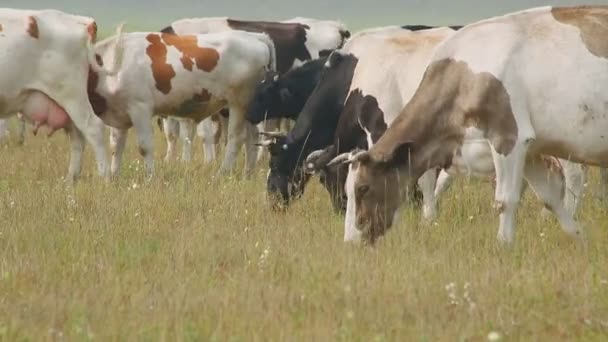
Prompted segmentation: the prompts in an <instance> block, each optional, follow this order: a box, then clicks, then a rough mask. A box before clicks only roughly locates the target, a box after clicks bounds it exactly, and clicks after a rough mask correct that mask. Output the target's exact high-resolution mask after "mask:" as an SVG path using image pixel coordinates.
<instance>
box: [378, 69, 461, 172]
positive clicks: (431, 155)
mask: <svg viewBox="0 0 608 342" xmlns="http://www.w3.org/2000/svg"><path fill="white" fill-rule="evenodd" d="M439 69H440V68H438V69H435V70H430V72H428V74H427V75H426V76H425V78H424V80H423V83H422V84H421V85H420V87H419V88H418V90H417V91H416V94H415V95H414V96H413V97H412V99H411V101H410V102H409V103H408V104H407V105H406V106H405V108H404V109H403V111H402V112H401V114H399V116H398V117H397V119H395V121H394V122H393V123H392V124H391V125H390V127H389V128H388V129H387V130H386V132H385V133H384V135H382V137H381V138H380V139H379V140H378V142H377V143H376V144H375V145H374V146H373V147H372V149H370V153H371V155H372V157H373V158H374V159H375V160H378V161H388V160H389V159H390V156H392V155H393V154H394V153H395V151H396V150H397V148H398V147H399V146H400V145H402V144H404V143H413V150H412V151H411V152H410V161H411V164H410V163H407V164H406V165H405V168H406V170H402V171H407V172H409V173H410V176H411V177H412V179H418V177H420V176H421V175H422V174H423V173H424V172H425V171H426V170H428V169H430V168H432V167H438V166H439V167H449V165H450V164H451V162H452V156H453V153H454V151H455V150H456V149H457V148H458V146H459V145H460V144H461V143H462V139H463V132H462V130H460V129H458V128H457V127H456V126H455V125H454V124H453V123H452V122H451V121H452V120H450V116H451V115H452V112H454V110H455V109H456V101H455V100H456V97H457V96H458V90H459V89H458V87H459V86H458V84H457V83H451V84H446V83H443V82H441V77H442V73H443V70H439ZM446 87H449V88H448V89H446ZM436 94H442V95H441V96H436Z"/></svg>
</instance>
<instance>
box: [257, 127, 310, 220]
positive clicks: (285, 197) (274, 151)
mask: <svg viewBox="0 0 608 342" xmlns="http://www.w3.org/2000/svg"><path fill="white" fill-rule="evenodd" d="M260 134H261V135H262V136H264V137H265V139H264V140H263V141H262V142H261V143H260V144H258V145H260V146H264V147H266V148H267V149H268V152H269V153H270V170H269V172H268V176H267V179H266V192H267V196H268V200H269V201H270V203H271V205H272V207H273V209H284V208H286V207H287V205H289V201H290V199H292V198H297V197H300V196H301V195H302V194H303V192H304V185H305V183H306V182H307V181H308V179H309V178H310V177H309V175H307V174H305V173H304V172H298V171H299V170H294V169H293V167H292V165H294V164H295V163H297V161H293V160H291V158H290V157H291V156H294V154H292V153H289V152H290V151H289V149H290V148H295V145H292V144H289V142H288V139H287V136H286V135H284V134H282V133H279V132H261V133H260Z"/></svg>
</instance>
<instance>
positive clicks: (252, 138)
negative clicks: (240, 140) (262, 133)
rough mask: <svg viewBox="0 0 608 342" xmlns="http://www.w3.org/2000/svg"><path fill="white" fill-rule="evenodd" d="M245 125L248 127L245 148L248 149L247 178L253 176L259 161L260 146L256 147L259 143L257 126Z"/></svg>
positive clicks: (247, 123)
mask: <svg viewBox="0 0 608 342" xmlns="http://www.w3.org/2000/svg"><path fill="white" fill-rule="evenodd" d="M245 125H246V126H247V141H246V142H245V144H246V145H245V146H246V148H247V151H246V153H247V157H246V158H247V160H246V163H247V168H246V172H247V177H250V176H251V175H252V174H253V170H254V169H255V164H256V163H257V161H258V152H259V151H258V149H259V146H256V145H255V144H256V143H257V141H258V128H257V127H256V125H252V124H251V123H249V122H246V123H245Z"/></svg>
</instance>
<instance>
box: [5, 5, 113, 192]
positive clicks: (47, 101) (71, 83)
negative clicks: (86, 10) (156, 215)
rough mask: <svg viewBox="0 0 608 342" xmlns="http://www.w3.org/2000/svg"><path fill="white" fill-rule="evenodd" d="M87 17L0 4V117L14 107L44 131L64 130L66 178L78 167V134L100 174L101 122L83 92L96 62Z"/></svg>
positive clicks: (103, 171)
mask: <svg viewBox="0 0 608 342" xmlns="http://www.w3.org/2000/svg"><path fill="white" fill-rule="evenodd" d="M96 34H97V25H96V24H95V21H94V20H93V19H92V18H88V17H82V16H76V15H70V14H67V13H63V12H60V11H56V10H43V11H31V10H15V9H0V51H3V54H2V55H1V57H0V70H2V77H1V79H0V118H5V117H8V116H11V115H14V114H15V113H17V112H20V113H22V114H23V116H24V117H25V118H26V119H27V120H28V121H30V122H33V123H34V125H35V127H36V129H37V128H39V127H42V126H47V127H48V128H49V135H50V134H52V133H53V132H55V131H56V130H58V129H62V128H63V129H66V131H67V132H68V134H69V136H70V141H71V156H70V165H69V168H68V174H67V181H68V182H70V183H73V182H74V181H75V180H76V179H77V178H78V176H79V174H80V170H81V160H82V153H83V149H84V139H86V141H87V142H89V143H90V144H91V145H92V146H93V150H94V151H95V157H96V160H97V168H98V171H99V174H100V175H102V176H104V177H105V176H106V174H107V173H106V170H107V164H108V163H107V156H106V148H105V144H104V139H103V132H104V125H103V122H102V121H101V120H100V119H99V118H98V117H97V116H95V114H94V113H93V110H92V108H91V104H90V103H89V101H88V98H87V93H86V85H87V76H88V71H89V68H91V69H92V70H95V72H97V73H98V74H102V75H105V74H108V73H110V72H109V71H107V70H105V69H103V68H102V67H101V66H100V65H98V64H97V62H96V61H95V57H94V50H93V44H94V43H95V40H96Z"/></svg>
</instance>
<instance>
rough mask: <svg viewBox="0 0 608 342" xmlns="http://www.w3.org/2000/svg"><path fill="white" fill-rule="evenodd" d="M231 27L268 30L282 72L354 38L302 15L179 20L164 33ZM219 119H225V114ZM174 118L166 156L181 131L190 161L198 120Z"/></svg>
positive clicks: (274, 125)
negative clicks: (274, 18) (281, 18)
mask: <svg viewBox="0 0 608 342" xmlns="http://www.w3.org/2000/svg"><path fill="white" fill-rule="evenodd" d="M230 30H238V31H247V32H258V33H266V34H267V35H268V36H269V37H270V38H271V39H272V41H273V43H274V45H275V49H276V56H277V72H278V74H279V75H281V74H284V73H285V72H287V71H289V70H291V69H292V68H294V67H297V66H300V65H302V64H303V63H305V62H306V61H309V60H314V59H317V58H320V57H324V56H327V55H329V53H330V52H331V51H333V50H335V49H337V48H340V47H342V46H343V44H344V42H345V41H346V40H347V39H348V38H349V37H350V32H349V31H348V29H347V28H346V26H345V25H344V24H343V23H341V22H338V21H332V20H317V19H310V18H302V17H297V18H293V19H289V20H285V21H282V22H267V21H244V20H235V19H231V18H226V17H215V18H189V19H181V20H177V21H175V22H173V23H172V24H171V25H170V26H168V27H166V28H164V29H162V30H161V32H164V33H172V34H178V35H184V34H204V33H213V32H223V31H230ZM273 76H274V75H273ZM167 114H170V113H167ZM218 118H220V119H222V117H218ZM172 120H176V119H175V118H167V119H165V125H164V132H165V135H166V137H167V154H166V159H171V158H172V155H173V153H174V151H175V142H176V140H177V136H178V132H179V135H180V136H181V137H182V142H183V146H184V151H183V153H182V159H183V160H190V159H191V156H192V152H191V151H192V145H191V143H192V140H193V137H194V122H192V121H191V120H188V119H180V120H179V124H178V123H177V122H173V123H171V122H170V121H172ZM210 120H211V119H207V122H205V121H203V122H202V123H201V125H208V126H209V125H212V123H211V121H210ZM167 121H169V122H167ZM224 126H227V125H224ZM278 126H279V122H278V121H275V122H272V123H268V125H267V127H268V128H269V129H271V130H274V129H276V128H277V127H278ZM250 129H251V127H250ZM203 130H204V129H203ZM250 136H251V137H252V138H253V139H255V137H256V134H255V133H254V134H250ZM251 143H252V142H251ZM212 149H213V147H212V146H206V147H205V150H206V151H209V152H211V151H210V150H212Z"/></svg>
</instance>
